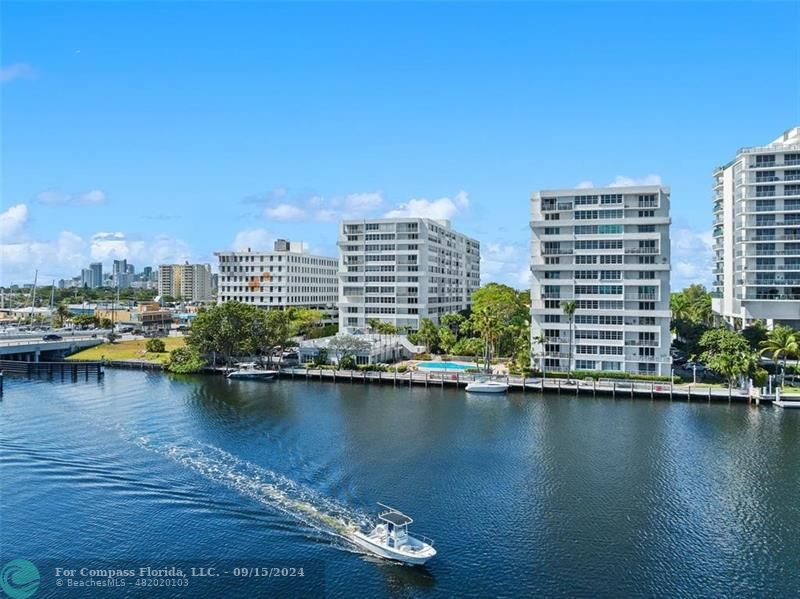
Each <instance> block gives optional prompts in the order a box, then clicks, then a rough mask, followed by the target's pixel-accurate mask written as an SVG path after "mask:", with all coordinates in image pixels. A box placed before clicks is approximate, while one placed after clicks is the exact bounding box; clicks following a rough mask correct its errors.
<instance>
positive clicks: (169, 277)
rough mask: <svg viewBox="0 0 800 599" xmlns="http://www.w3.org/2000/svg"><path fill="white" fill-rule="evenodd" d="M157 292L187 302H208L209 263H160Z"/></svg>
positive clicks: (210, 296) (209, 284)
mask: <svg viewBox="0 0 800 599" xmlns="http://www.w3.org/2000/svg"><path fill="white" fill-rule="evenodd" d="M158 294H159V295H160V296H162V297H164V296H169V297H173V298H175V299H177V300H183V301H187V302H210V301H211V299H212V295H211V266H210V265H209V264H189V263H188V262H186V263H185V264H161V265H160V266H159V267H158Z"/></svg>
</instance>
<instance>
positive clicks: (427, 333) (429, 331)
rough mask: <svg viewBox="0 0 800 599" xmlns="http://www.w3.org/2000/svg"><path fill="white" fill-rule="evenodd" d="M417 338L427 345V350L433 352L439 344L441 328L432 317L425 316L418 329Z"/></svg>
mask: <svg viewBox="0 0 800 599" xmlns="http://www.w3.org/2000/svg"><path fill="white" fill-rule="evenodd" d="M417 339H419V340H420V342H422V344H423V345H424V346H425V351H426V352H427V353H431V352H432V351H434V350H435V349H437V347H438V345H439V329H438V328H437V327H436V325H435V324H433V321H432V320H431V319H430V318H423V319H422V321H421V322H420V325H419V331H417Z"/></svg>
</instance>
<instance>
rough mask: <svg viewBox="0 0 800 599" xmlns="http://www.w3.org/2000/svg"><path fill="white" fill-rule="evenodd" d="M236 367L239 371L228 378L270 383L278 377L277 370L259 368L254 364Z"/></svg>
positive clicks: (243, 364) (241, 364) (230, 374)
mask: <svg viewBox="0 0 800 599" xmlns="http://www.w3.org/2000/svg"><path fill="white" fill-rule="evenodd" d="M236 366H237V369H236V370H233V371H231V372H229V373H228V375H227V378H229V379H249V380H260V381H269V380H272V379H274V378H275V377H276V376H278V371H277V370H267V369H265V368H259V367H258V366H256V364H255V363H253V362H242V363H240V364H237V365H236Z"/></svg>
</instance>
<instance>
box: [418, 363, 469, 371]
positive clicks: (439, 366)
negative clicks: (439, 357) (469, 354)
mask: <svg viewBox="0 0 800 599" xmlns="http://www.w3.org/2000/svg"><path fill="white" fill-rule="evenodd" d="M417 368H419V369H420V370H460V371H464V370H468V369H470V368H475V366H474V365H472V364H464V363H461V362H419V363H417Z"/></svg>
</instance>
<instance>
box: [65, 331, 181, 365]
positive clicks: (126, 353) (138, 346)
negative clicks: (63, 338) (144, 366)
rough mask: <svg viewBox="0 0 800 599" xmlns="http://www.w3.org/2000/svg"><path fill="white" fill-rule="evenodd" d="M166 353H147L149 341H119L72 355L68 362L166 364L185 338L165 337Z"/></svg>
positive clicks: (163, 339)
mask: <svg viewBox="0 0 800 599" xmlns="http://www.w3.org/2000/svg"><path fill="white" fill-rule="evenodd" d="M161 340H162V341H163V342H164V345H165V347H166V350H167V351H166V352H164V353H160V354H154V353H150V352H147V351H145V348H144V346H145V344H146V343H147V339H134V340H133V341H117V342H116V343H103V344H102V345H96V346H95V347H90V348H88V349H84V350H83V351H79V352H78V353H76V354H72V355H71V356H69V357H68V358H67V360H100V359H101V358H102V359H104V360H112V361H113V360H147V361H148V362H164V361H166V359H167V358H168V357H169V352H170V351H171V350H173V349H176V348H178V347H183V346H184V338H183V337H163V338H161Z"/></svg>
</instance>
